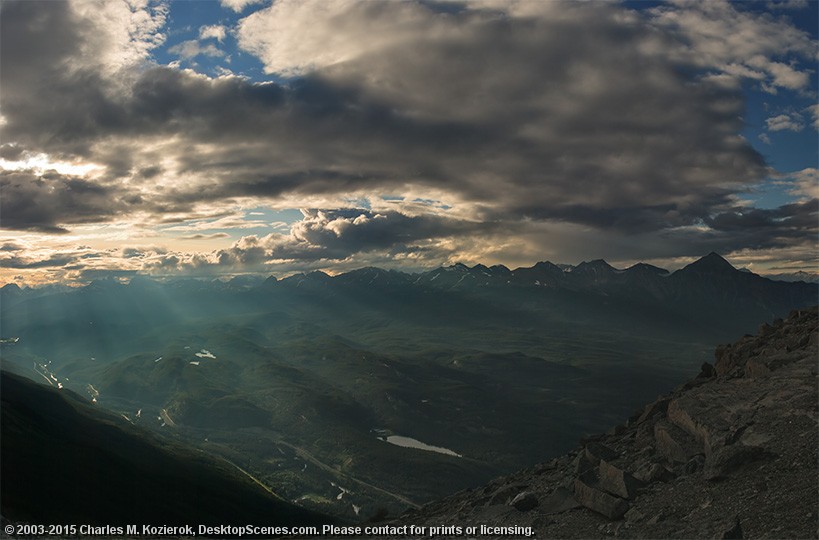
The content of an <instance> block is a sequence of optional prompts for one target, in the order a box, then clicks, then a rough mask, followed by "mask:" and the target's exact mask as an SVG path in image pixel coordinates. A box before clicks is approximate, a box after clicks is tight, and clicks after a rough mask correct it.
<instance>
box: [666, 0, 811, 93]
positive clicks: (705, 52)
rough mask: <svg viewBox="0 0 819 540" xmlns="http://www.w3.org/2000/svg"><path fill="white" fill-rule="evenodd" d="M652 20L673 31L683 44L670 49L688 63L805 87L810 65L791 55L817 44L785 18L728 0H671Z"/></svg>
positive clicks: (772, 85) (773, 87) (805, 54)
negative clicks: (801, 64) (796, 63)
mask: <svg viewBox="0 0 819 540" xmlns="http://www.w3.org/2000/svg"><path fill="white" fill-rule="evenodd" d="M653 12H654V15H655V17H654V21H653V22H654V24H656V25H658V26H659V27H661V28H664V29H668V30H671V31H674V32H676V33H677V34H678V35H679V37H680V38H681V39H682V40H683V43H684V44H685V47H683V48H681V49H678V50H676V51H675V54H678V55H679V56H680V57H681V58H684V59H685V60H686V61H687V62H690V63H692V64H693V65H699V66H701V67H704V68H709V69H713V70H716V71H717V72H721V73H722V74H724V75H727V76H730V77H733V78H736V79H743V78H750V79H756V80H760V81H761V83H762V85H763V88H764V89H766V90H767V91H769V92H771V93H776V91H777V89H778V88H784V89H789V90H804V89H806V88H807V87H808V85H809V81H810V73H811V72H810V68H798V67H794V65H792V63H791V62H790V61H789V60H790V59H795V58H802V59H807V60H809V61H812V60H813V59H815V58H816V54H817V44H816V42H815V41H814V40H812V39H811V37H810V35H808V34H807V33H806V32H804V31H802V30H800V29H798V28H797V27H795V26H793V25H791V24H790V23H789V21H788V20H787V19H783V18H774V17H772V16H770V15H769V14H766V13H759V12H755V11H753V10H742V9H740V5H738V4H734V3H731V2H728V1H727V0H715V1H713V2H697V1H694V0H676V1H673V2H670V3H669V4H667V5H663V6H660V7H658V8H655V9H654V10H653Z"/></svg>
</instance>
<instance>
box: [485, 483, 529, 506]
mask: <svg viewBox="0 0 819 540" xmlns="http://www.w3.org/2000/svg"><path fill="white" fill-rule="evenodd" d="M527 487H529V486H528V484H511V485H505V486H501V487H499V488H498V489H497V491H495V493H494V494H493V495H492V498H491V499H489V506H493V505H496V504H506V503H508V502H509V501H511V500H512V499H513V498H514V497H515V496H516V495H517V494H518V493H520V492H521V491H523V490H524V489H526V488H527Z"/></svg>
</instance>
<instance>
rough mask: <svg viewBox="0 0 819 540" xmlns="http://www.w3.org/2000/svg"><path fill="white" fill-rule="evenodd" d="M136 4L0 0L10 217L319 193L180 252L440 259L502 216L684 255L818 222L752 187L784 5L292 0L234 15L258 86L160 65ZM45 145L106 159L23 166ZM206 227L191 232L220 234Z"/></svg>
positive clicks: (195, 208) (788, 49)
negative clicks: (273, 224)
mask: <svg viewBox="0 0 819 540" xmlns="http://www.w3.org/2000/svg"><path fill="white" fill-rule="evenodd" d="M223 4H225V5H226V6H229V7H231V8H232V9H235V10H236V11H241V10H242V9H244V8H245V7H246V6H247V5H250V4H251V2H247V1H240V2H237V1H232V2H224V1H223ZM123 6H124V4H122V5H120V4H118V3H112V2H102V3H100V4H89V3H87V2H77V3H74V2H72V3H64V2H8V3H4V4H3V6H2V8H0V9H2V17H0V24H2V29H0V36H2V37H1V39H2V47H1V48H0V54H1V55H2V58H0V62H2V65H3V70H2V72H0V85H2V88H3V102H2V106H3V107H2V117H3V122H4V124H3V126H2V127H3V133H4V136H3V140H4V141H8V142H9V143H8V144H6V145H5V146H3V148H2V150H3V153H4V155H8V156H10V157H9V158H7V159H9V160H11V161H9V163H11V162H12V161H14V162H15V163H18V165H16V166H15V167H10V168H7V170H5V171H3V172H2V175H0V182H2V189H3V197H2V208H1V209H0V211H2V214H1V216H0V219H2V226H3V227H4V228H9V229H16V230H23V231H35V232H66V231H68V230H71V228H72V226H74V225H77V224H88V223H112V222H117V221H118V220H123V219H134V218H135V217H139V219H141V220H148V221H154V222H156V223H160V222H162V221H164V220H167V219H174V220H183V221H184V220H185V219H194V218H195V217H196V216H198V215H201V214H202V213H203V212H205V213H207V212H210V213H214V212H216V211H217V210H218V208H219V207H224V206H231V205H246V206H253V205H270V206H272V207H277V208H284V207H301V206H308V207H311V208H316V210H310V211H307V212H306V213H305V215H304V218H303V219H302V220H301V221H299V222H297V223H296V224H294V225H293V226H292V228H291V230H290V233H289V234H288V235H280V234H278V233H269V234H267V235H257V236H247V237H245V238H244V239H243V240H242V241H237V243H236V244H234V245H233V246H232V247H231V248H230V249H224V250H222V251H219V250H216V251H214V252H212V253H211V254H209V255H204V254H203V255H200V256H199V259H197V260H198V261H199V263H201V264H199V263H197V262H196V260H194V259H193V258H189V260H188V262H187V263H186V262H185V257H184V256H183V257H180V256H179V255H178V254H177V255H173V257H175V258H176V262H175V263H174V264H176V265H182V264H188V265H189V266H196V265H197V264H199V266H207V265H208V264H225V265H233V266H241V265H248V264H250V263H253V264H256V263H259V264H262V263H264V262H265V261H267V262H269V261H291V262H292V261H297V260H301V261H304V262H305V264H306V263H311V262H312V261H317V260H333V261H342V260H346V259H348V258H349V257H351V256H354V255H356V254H362V253H369V254H373V253H375V252H380V253H382V255H383V256H384V257H393V258H395V257H398V258H400V257H401V256H404V255H407V254H413V253H415V254H417V253H421V252H424V250H429V251H430V252H434V251H435V250H436V249H437V250H439V251H437V252H436V253H438V256H439V260H440V259H442V258H446V257H448V256H449V255H450V254H451V253H453V252H457V251H458V249H462V250H467V251H463V252H462V253H464V254H466V255H467V256H470V255H475V254H476V253H479V252H480V253H484V254H486V253H488V252H487V251H480V250H479V251H476V248H475V245H476V242H475V241H474V239H475V237H476V236H481V237H482V238H484V239H485V240H486V241H490V240H491V241H492V242H496V245H497V246H498V253H502V252H505V251H504V249H505V248H502V245H503V244H504V242H503V241H502V238H504V237H507V236H508V235H512V234H515V235H521V236H520V238H526V242H528V243H531V246H529V245H528V244H527V246H526V248H525V249H531V250H532V251H536V250H537V249H540V250H541V252H546V251H548V250H549V249H550V246H555V245H558V244H560V242H553V243H551V244H550V243H549V238H548V235H549V234H550V233H549V232H548V231H561V230H562V231H564V232H565V231H566V230H569V229H571V230H573V231H588V233H589V234H603V235H611V236H612V237H618V238H628V237H635V235H643V236H646V235H647V236H650V237H652V238H658V239H659V238H665V239H667V240H674V241H675V242H677V243H676V244H675V245H674V246H675V247H676V248H677V249H678V251H679V254H680V255H690V254H693V253H695V252H698V251H700V252H701V251H703V249H704V247H705V246H706V245H707V244H709V243H714V242H716V241H717V240H715V239H718V240H719V243H721V245H723V246H724V249H731V250H742V249H748V248H752V249H762V248H770V247H781V248H784V247H788V246H793V245H797V244H805V242H813V240H812V239H811V238H812V236H811V235H813V237H815V233H816V209H815V206H816V204H815V203H816V201H815V200H811V201H803V202H799V203H794V204H790V205H786V206H783V207H782V208H779V209H774V210H757V209H745V208H743V207H742V205H741V204H740V202H739V198H738V195H740V194H742V193H743V192H745V191H746V190H748V189H749V187H750V186H753V185H755V184H758V183H759V182H760V181H761V180H763V179H764V178H766V177H767V176H769V175H770V174H771V173H772V170H771V169H770V168H769V167H768V166H767V165H766V163H765V161H764V159H763V158H762V156H760V155H759V154H758V153H757V152H756V151H755V150H754V149H753V147H752V146H751V145H750V144H749V143H748V142H747V141H746V140H745V139H744V138H742V137H741V136H740V135H739V133H740V132H741V131H742V129H743V114H744V107H745V102H744V99H743V94H742V89H741V85H740V83H741V82H742V81H757V82H758V83H759V84H762V85H763V86H764V87H765V88H766V89H767V90H768V91H770V92H779V91H799V92H806V91H808V90H809V89H810V80H809V76H810V73H809V72H808V71H807V70H806V69H805V68H802V67H800V66H801V64H799V62H797V60H799V59H802V60H804V59H806V58H807V59H810V58H815V55H816V44H815V42H813V41H812V40H811V39H810V38H809V37H808V36H807V35H806V34H805V33H804V32H801V31H800V30H798V29H796V28H795V27H793V26H791V25H789V24H787V21H786V20H784V19H780V18H776V17H773V16H771V15H768V14H760V13H754V12H750V11H739V10H738V9H736V7H735V6H733V5H731V4H729V3H725V2H713V3H709V4H702V3H699V2H697V3H686V2H678V3H672V4H669V5H665V6H662V7H658V8H654V9H652V10H649V11H645V12H635V11H631V10H628V9H625V8H623V7H621V6H618V5H609V4H599V3H594V4H587V3H575V2H566V3H562V2H509V3H507V2H501V1H497V2H495V1H485V2H471V3H464V4H460V3H457V2H455V3H430V2H359V1H352V0H350V1H348V0H339V1H337V2H325V1H299V2H296V1H289V0H279V1H277V2H274V3H273V4H272V5H270V6H268V7H264V8H262V9H259V10H257V11H255V12H253V13H250V14H249V15H248V16H247V17H245V18H244V19H242V20H241V22H240V24H239V25H238V27H237V28H236V37H237V39H238V42H239V44H240V46H241V47H242V48H244V49H245V51H247V52H250V53H252V54H254V55H256V56H258V58H259V59H260V61H261V62H262V63H263V65H264V67H265V70H266V71H267V72H268V73H270V74H273V75H275V76H276V79H275V81H276V82H253V81H250V80H247V79H246V78H242V77H237V76H225V77H219V78H211V77H207V76H204V75H201V74H198V73H195V72H193V71H190V70H180V69H178V68H174V67H170V66H160V65H157V64H155V63H152V62H151V61H150V53H151V50H152V49H153V48H155V47H157V46H158V45H159V44H160V43H162V41H163V39H164V35H163V34H162V31H163V28H164V26H163V25H164V24H165V22H166V17H167V13H166V10H164V9H163V8H161V7H156V6H152V5H148V4H144V5H139V4H136V5H133V6H131V7H130V8H127V9H124V8H123ZM112 21H113V22H112ZM225 36H226V29H225V28H224V27H222V26H213V25H211V26H203V27H201V29H200V38H201V39H203V40H212V41H208V42H207V43H205V44H202V43H200V42H198V41H195V40H194V41H191V42H183V43H181V44H179V45H176V46H175V48H171V49H170V52H174V51H175V52H176V53H177V54H178V55H181V56H183V57H193V56H196V55H201V54H205V55H221V54H224V53H223V52H222V51H221V50H220V49H217V48H216V44H217V43H220V42H222V41H223V40H224V38H225ZM768 127H769V129H770V130H772V131H775V130H796V128H797V127H798V128H799V129H803V128H804V127H805V123H804V122H803V121H802V120H801V117H798V116H794V115H792V116H787V115H779V116H772V117H770V118H769V119H768ZM40 154H45V155H47V156H49V158H50V159H51V160H52V161H54V162H56V161H67V162H82V163H89V164H93V165H95V166H96V168H94V169H93V171H92V172H89V173H87V174H84V175H70V174H63V173H61V172H59V171H57V170H51V171H39V172H38V171H36V170H34V169H32V168H31V167H30V166H29V167H25V166H23V165H19V163H25V159H26V157H30V156H34V155H40ZM15 160H16V161H15ZM426 199H429V200H426ZM385 200H389V201H392V202H391V204H389V205H387V204H386V203H384V201H385ZM251 201H252V202H251ZM373 205H375V206H378V205H381V206H389V207H390V208H389V211H386V210H385V211H382V209H376V208H374V206H373ZM186 216H187V217H186ZM356 220H358V221H356ZM215 234H219V233H218V232H212V231H211V232H210V233H200V238H193V237H192V235H190V234H188V235H187V237H186V238H185V239H186V240H195V239H202V238H204V236H206V235H209V236H210V237H211V239H216V238H224V237H226V235H225V233H224V232H222V236H218V237H217V236H214V235H215ZM540 234H542V235H543V237H542V238H540V240H537V236H538V235H540ZM683 238H684V239H685V240H684V241H683V240H682V239H683ZM254 239H255V240H254ZM478 244H479V242H478ZM447 246H448V247H447ZM470 246H471V247H470ZM469 250H471V251H469ZM637 251H641V250H634V253H636V252H637ZM663 251H665V250H663ZM402 254H403V255H402ZM413 256H415V255H413ZM432 258H434V257H431V259H432ZM166 263H167V261H166ZM167 264H169V263H167Z"/></svg>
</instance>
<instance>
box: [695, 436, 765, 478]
mask: <svg viewBox="0 0 819 540" xmlns="http://www.w3.org/2000/svg"><path fill="white" fill-rule="evenodd" d="M767 455H768V454H767V453H766V452H765V450H764V449H762V448H760V447H759V446H745V445H744V444H742V443H738V444H732V445H731V446H724V447H722V448H720V449H719V450H717V451H716V452H714V453H713V454H712V455H711V457H709V458H708V459H707V460H706V461H705V478H706V479H707V480H721V479H723V478H727V477H728V476H730V475H731V473H733V472H735V471H737V470H739V469H741V468H743V467H745V466H746V465H748V464H751V463H753V462H755V461H759V460H761V459H763V458H765V457H766V456H767Z"/></svg>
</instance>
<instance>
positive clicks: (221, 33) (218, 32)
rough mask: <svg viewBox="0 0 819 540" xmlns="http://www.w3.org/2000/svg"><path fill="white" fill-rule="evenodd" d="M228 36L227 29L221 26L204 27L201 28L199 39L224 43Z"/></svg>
mask: <svg viewBox="0 0 819 540" xmlns="http://www.w3.org/2000/svg"><path fill="white" fill-rule="evenodd" d="M226 36H227V28H225V27H224V26H222V25H220V24H214V25H210V26H202V27H201V28H199V39H215V40H216V41H219V42H222V41H224V39H225V37H226Z"/></svg>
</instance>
